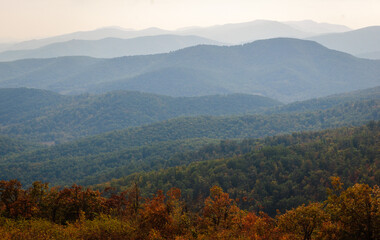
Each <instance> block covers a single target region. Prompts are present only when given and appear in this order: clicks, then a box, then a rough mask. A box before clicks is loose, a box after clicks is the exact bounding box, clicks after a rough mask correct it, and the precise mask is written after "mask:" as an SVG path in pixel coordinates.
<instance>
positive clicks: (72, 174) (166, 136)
mask: <svg viewBox="0 0 380 240" xmlns="http://www.w3.org/2000/svg"><path fill="white" fill-rule="evenodd" d="M379 106H380V104H379V100H363V101H358V102H349V103H344V104H342V105H337V106H336V107H334V108H330V109H326V110H321V111H316V112H306V113H291V114H290V113H289V114H271V115H244V116H241V117H186V118H185V117H184V118H177V119H171V120H167V121H164V122H159V123H154V124H151V125H146V126H142V127H135V128H128V129H125V130H119V131H114V132H109V133H106V134H102V135H97V136H93V137H88V138H84V139H81V140H77V141H73V142H70V143H66V144H60V145H57V146H52V147H50V148H47V149H41V150H36V151H31V152H24V153H21V154H18V155H15V156H12V157H7V158H4V159H2V160H1V162H0V174H1V176H2V177H3V179H14V178H17V179H19V180H20V181H21V182H22V183H24V184H31V183H32V182H33V181H36V180H44V181H48V182H50V183H51V184H53V185H55V184H72V183H73V182H81V183H87V184H95V183H100V182H101V181H106V180H111V178H113V177H119V176H123V175H126V174H130V173H132V172H136V171H140V170H145V171H149V170H150V169H158V168H161V167H163V166H165V165H166V164H167V163H170V164H169V165H166V166H178V165H181V164H187V163H189V162H191V161H193V160H196V159H191V158H186V159H185V160H181V159H175V157H173V156H175V155H176V154H177V153H181V152H183V151H187V150H192V149H193V150H196V148H197V147H201V144H199V143H201V142H202V141H203V143H207V141H209V140H207V139H204V138H208V139H233V138H261V137H265V136H273V135H278V134H284V133H291V132H297V131H306V130H320V129H326V128H335V127H339V126H346V125H361V124H363V123H365V122H368V121H370V120H379V116H380V114H379V111H380V109H379ZM192 139H200V140H202V139H203V140H202V141H201V142H199V141H198V142H197V141H194V142H192ZM186 140H188V141H186ZM184 143H185V145H186V146H188V147H185V148H183V144H184ZM178 146H182V147H178ZM160 149H163V150H162V153H159V152H160ZM41 178H42V179H41Z"/></svg>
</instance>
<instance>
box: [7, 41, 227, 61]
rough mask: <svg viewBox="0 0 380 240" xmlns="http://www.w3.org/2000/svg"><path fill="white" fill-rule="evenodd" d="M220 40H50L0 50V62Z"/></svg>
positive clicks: (163, 49)
mask: <svg viewBox="0 0 380 240" xmlns="http://www.w3.org/2000/svg"><path fill="white" fill-rule="evenodd" d="M200 44H208V45H221V43H219V42H216V41H213V40H209V39H206V38H202V37H197V36H178V35H157V36H146V37H137V38H132V39H121V38H105V39H101V40H70V41H67V42H58V43H52V44H49V45H46V46H43V47H40V48H37V49H30V50H13V51H6V52H2V53H0V61H14V60H18V59H25V58H53V57H61V56H89V57H96V58H115V57H122V56H131V55H149V54H157V53H167V52H171V51H175V50H178V49H182V48H186V47H190V46H195V45H200Z"/></svg>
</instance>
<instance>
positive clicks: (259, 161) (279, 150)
mask: <svg viewBox="0 0 380 240" xmlns="http://www.w3.org/2000/svg"><path fill="white" fill-rule="evenodd" d="M379 135H380V122H371V123H370V124H368V125H365V126H362V127H357V128H339V129H335V130H326V131H321V132H306V133H293V134H291V135H283V136H275V137H268V138H264V139H262V140H245V141H242V142H236V141H222V142H221V143H220V144H217V145H209V146H206V147H204V148H202V149H201V150H200V151H198V152H196V153H189V154H188V155H187V154H182V155H181V157H180V159H181V158H182V159H183V158H185V159H186V158H187V159H192V160H193V161H197V160H198V161H199V162H194V163H191V164H190V165H187V166H186V165H183V166H178V167H172V168H167V169H161V170H159V171H152V172H147V173H135V174H132V175H129V176H126V177H124V178H122V179H118V180H112V181H110V182H109V183H107V184H105V185H101V187H102V188H103V187H114V188H117V189H121V190H122V189H124V188H128V187H129V186H130V185H132V184H133V183H138V185H139V186H140V188H141V190H142V192H144V193H148V194H152V193H154V192H156V191H157V190H159V189H162V190H164V191H167V190H169V189H170V188H172V187H176V188H180V189H181V191H182V195H183V197H184V199H186V200H187V201H188V202H192V203H193V205H196V204H195V203H196V202H197V200H198V199H199V198H202V197H203V196H208V194H209V188H211V187H212V186H213V185H218V186H221V187H222V188H223V189H225V191H226V192H228V193H229V194H230V196H231V197H233V198H243V197H244V196H245V197H247V198H248V200H247V201H246V202H245V203H242V205H241V206H242V207H243V208H244V209H249V210H255V211H259V210H263V211H265V212H266V213H268V214H270V215H273V214H275V213H276V210H277V209H279V210H281V211H285V210H286V209H290V208H293V207H296V206H298V205H301V204H304V203H307V202H309V201H322V200H324V199H325V198H326V191H325V188H326V186H327V184H328V182H329V179H330V177H332V176H335V175H337V176H340V177H342V179H343V182H344V183H345V184H346V185H348V186H351V185H353V184H354V183H366V184H370V185H371V186H373V185H375V184H378V183H379V182H380V148H379V147H380V144H379ZM205 157H206V158H208V159H215V160H206V161H202V160H203V159H202V158H205ZM175 159H176V158H173V160H175Z"/></svg>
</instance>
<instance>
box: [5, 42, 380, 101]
mask: <svg viewBox="0 0 380 240" xmlns="http://www.w3.org/2000/svg"><path fill="white" fill-rule="evenodd" d="M0 79H1V80H0V87H2V88H5V87H7V88H10V87H32V88H41V89H47V90H53V91H56V92H60V93H70V94H75V93H84V92H95V93H99V92H107V91H111V90H132V91H142V92H150V93H155V94H163V95H170V96H201V95H210V94H226V93H246V94H255V95H262V96H266V97H270V98H274V99H277V100H280V101H282V102H290V101H296V100H305V99H310V98H315V97H322V96H327V95H331V94H335V93H342V92H348V91H354V90H358V89H364V88H370V87H375V86H378V85H379V83H380V61H373V60H366V59H359V58H355V57H353V56H351V55H348V54H345V53H342V52H337V51H333V50H329V49H327V48H325V47H323V46H321V45H319V44H317V43H315V42H312V41H305V40H298V39H288V38H278V39H269V40H260V41H255V42H253V43H249V44H244V45H237V46H210V45H199V46H195V47H189V48H185V49H182V50H178V51H175V52H171V53H167V54H156V55H146V56H131V57H122V58H113V59H94V58H89V57H61V58H53V59H35V60H32V59H29V60H19V61H15V62H4V63H0Z"/></svg>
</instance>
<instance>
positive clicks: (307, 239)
mask: <svg viewBox="0 0 380 240" xmlns="http://www.w3.org/2000/svg"><path fill="white" fill-rule="evenodd" d="M322 207H323V205H322V204H321V203H311V204H309V205H307V206H305V204H303V205H301V206H299V207H297V208H295V209H292V210H289V211H286V213H284V214H282V215H280V216H278V226H279V229H280V231H282V232H284V233H286V234H287V235H289V236H290V237H291V238H292V239H302V240H311V239H312V236H313V235H314V236H315V235H317V231H319V229H320V228H321V227H322V224H323V223H324V222H325V221H327V219H328V215H327V214H326V213H325V211H324V210H323V208H322Z"/></svg>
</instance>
